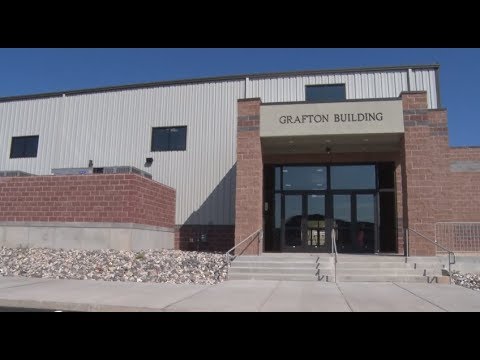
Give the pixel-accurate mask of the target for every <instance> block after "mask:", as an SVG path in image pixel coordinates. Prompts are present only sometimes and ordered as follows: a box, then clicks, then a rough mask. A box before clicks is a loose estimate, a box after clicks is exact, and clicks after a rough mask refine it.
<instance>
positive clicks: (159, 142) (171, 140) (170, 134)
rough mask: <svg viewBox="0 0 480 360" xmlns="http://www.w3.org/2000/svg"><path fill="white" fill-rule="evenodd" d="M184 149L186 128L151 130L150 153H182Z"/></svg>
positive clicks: (185, 146) (185, 145) (158, 128)
mask: <svg viewBox="0 0 480 360" xmlns="http://www.w3.org/2000/svg"><path fill="white" fill-rule="evenodd" d="M186 148H187V127H186V126H177V127H157V128H153V131H152V151H184V150H186Z"/></svg>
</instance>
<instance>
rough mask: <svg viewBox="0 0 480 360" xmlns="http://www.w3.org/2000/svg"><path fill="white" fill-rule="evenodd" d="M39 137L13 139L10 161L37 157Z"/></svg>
mask: <svg viewBox="0 0 480 360" xmlns="http://www.w3.org/2000/svg"><path fill="white" fill-rule="evenodd" d="M37 151H38V135H35V136H17V137H12V147H11V148H10V159H15V158H34V157H37Z"/></svg>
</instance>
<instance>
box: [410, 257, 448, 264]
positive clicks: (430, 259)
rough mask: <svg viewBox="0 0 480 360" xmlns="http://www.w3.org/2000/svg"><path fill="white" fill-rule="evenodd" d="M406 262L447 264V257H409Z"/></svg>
mask: <svg viewBox="0 0 480 360" xmlns="http://www.w3.org/2000/svg"><path fill="white" fill-rule="evenodd" d="M407 262H422V263H425V262H428V263H432V262H433V263H448V256H445V257H442V256H409V257H408V258H407Z"/></svg>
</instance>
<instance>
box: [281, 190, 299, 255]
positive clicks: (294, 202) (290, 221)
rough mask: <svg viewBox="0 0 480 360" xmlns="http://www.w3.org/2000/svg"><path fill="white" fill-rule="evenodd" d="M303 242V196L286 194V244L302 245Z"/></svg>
mask: <svg viewBox="0 0 480 360" xmlns="http://www.w3.org/2000/svg"><path fill="white" fill-rule="evenodd" d="M301 243H302V196H301V195H285V244H286V245H287V246H300V245H301Z"/></svg>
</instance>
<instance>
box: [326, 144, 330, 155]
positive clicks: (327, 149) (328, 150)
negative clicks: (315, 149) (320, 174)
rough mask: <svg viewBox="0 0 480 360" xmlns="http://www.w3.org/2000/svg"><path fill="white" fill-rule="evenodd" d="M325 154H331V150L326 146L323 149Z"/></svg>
mask: <svg viewBox="0 0 480 360" xmlns="http://www.w3.org/2000/svg"><path fill="white" fill-rule="evenodd" d="M325 152H326V153H327V154H328V155H330V153H331V152H332V149H330V148H329V147H328V146H327V147H326V148H325Z"/></svg>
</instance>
